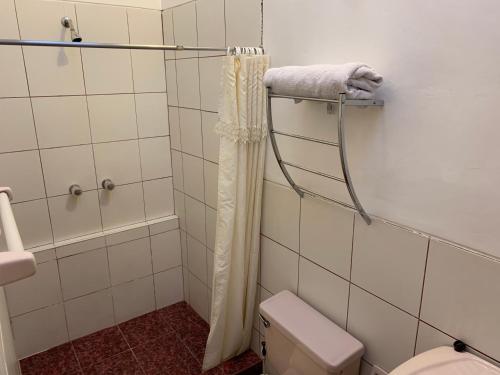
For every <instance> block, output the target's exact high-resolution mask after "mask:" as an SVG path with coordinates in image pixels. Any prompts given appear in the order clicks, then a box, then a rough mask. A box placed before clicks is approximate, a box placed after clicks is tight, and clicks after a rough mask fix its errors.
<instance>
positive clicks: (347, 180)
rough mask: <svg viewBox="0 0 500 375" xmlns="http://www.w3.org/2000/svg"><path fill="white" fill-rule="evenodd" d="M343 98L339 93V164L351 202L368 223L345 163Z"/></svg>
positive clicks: (367, 222) (368, 218)
mask: <svg viewBox="0 0 500 375" xmlns="http://www.w3.org/2000/svg"><path fill="white" fill-rule="evenodd" d="M344 100H345V94H340V95H339V111H338V131H339V153H340V164H341V165H342V173H343V174H344V180H345V183H346V185H347V191H348V192H349V195H350V196H351V199H352V203H354V206H355V207H356V209H357V210H358V212H359V214H360V215H361V217H362V218H363V219H364V220H365V222H366V224H368V225H370V224H371V222H372V220H371V219H370V217H369V216H368V214H367V213H366V211H365V209H364V208H363V206H362V205H361V203H360V202H359V199H358V197H357V195H356V192H355V191H354V185H353V184H352V180H351V174H350V173H349V167H348V165H347V151H346V145H345V134H344V122H343V117H344V110H343V107H344Z"/></svg>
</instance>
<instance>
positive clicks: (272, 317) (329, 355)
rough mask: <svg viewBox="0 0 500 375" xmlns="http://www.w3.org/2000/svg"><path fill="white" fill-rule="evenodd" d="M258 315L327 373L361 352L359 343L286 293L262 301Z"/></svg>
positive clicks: (340, 367) (342, 366) (336, 369)
mask: <svg viewBox="0 0 500 375" xmlns="http://www.w3.org/2000/svg"><path fill="white" fill-rule="evenodd" d="M260 313H261V314H262V316H263V317H264V318H265V319H267V320H268V321H269V323H270V324H271V327H274V328H276V329H277V330H278V331H280V332H281V333H282V334H283V335H284V336H286V337H287V338H288V339H289V340H290V341H292V342H293V343H294V344H295V345H297V346H298V347H300V348H301V349H302V350H303V351H304V352H305V353H306V354H308V355H309V356H310V357H311V359H312V360H314V362H316V363H317V364H318V365H319V366H321V367H322V368H324V369H325V370H326V371H327V372H335V371H338V370H341V369H343V368H344V367H345V366H347V365H349V364H350V363H352V362H353V361H355V360H359V359H360V358H361V356H362V355H363V353H364V347H363V344H362V343H361V342H359V341H358V340H356V339H355V338H354V337H352V336H351V335H350V334H349V333H347V332H346V331H344V330H343V329H342V328H340V327H339V326H337V325H336V324H335V323H333V322H332V321H330V320H328V319H327V318H326V317H325V316H323V315H322V314H321V313H319V312H318V311H316V310H315V309H313V308H312V307H311V306H309V305H308V304H307V303H305V302H304V301H302V300H301V299H300V298H298V297H297V296H296V295H295V294H293V293H291V292H289V291H288V290H285V291H282V292H280V293H278V294H276V295H274V296H273V297H271V298H269V299H267V300H265V301H264V302H262V303H261V304H260Z"/></svg>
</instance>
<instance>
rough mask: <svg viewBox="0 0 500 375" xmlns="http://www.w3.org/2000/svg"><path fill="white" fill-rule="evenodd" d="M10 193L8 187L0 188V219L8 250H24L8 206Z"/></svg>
mask: <svg viewBox="0 0 500 375" xmlns="http://www.w3.org/2000/svg"><path fill="white" fill-rule="evenodd" d="M11 194H12V192H11V190H10V189H8V188H0V221H1V222H2V228H3V233H4V235H5V242H6V243H7V248H8V249H9V251H24V245H23V241H22V240H21V236H20V235H19V230H18V228H17V224H16V219H14V214H13V213H12V208H11V206H10V197H11Z"/></svg>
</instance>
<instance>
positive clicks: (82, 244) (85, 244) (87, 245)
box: [56, 237, 106, 258]
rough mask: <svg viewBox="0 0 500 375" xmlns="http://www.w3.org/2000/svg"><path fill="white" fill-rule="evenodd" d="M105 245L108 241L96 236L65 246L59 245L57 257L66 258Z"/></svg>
mask: <svg viewBox="0 0 500 375" xmlns="http://www.w3.org/2000/svg"><path fill="white" fill-rule="evenodd" d="M105 246H106V241H105V239H104V237H96V238H91V239H88V240H84V241H78V242H75V243H72V244H68V245H64V246H59V247H57V248H56V255H57V258H64V257H68V256H71V255H76V254H80V253H84V252H86V251H90V250H96V249H100V248H103V247H105Z"/></svg>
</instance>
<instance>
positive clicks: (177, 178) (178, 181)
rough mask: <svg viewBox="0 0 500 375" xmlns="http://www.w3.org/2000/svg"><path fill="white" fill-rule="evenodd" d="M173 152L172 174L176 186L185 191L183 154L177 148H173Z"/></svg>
mask: <svg viewBox="0 0 500 375" xmlns="http://www.w3.org/2000/svg"><path fill="white" fill-rule="evenodd" d="M171 154H172V175H173V179H174V188H175V189H177V190H180V191H183V190H184V176H183V171H182V154H181V153H180V152H179V151H176V150H172V151H171Z"/></svg>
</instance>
